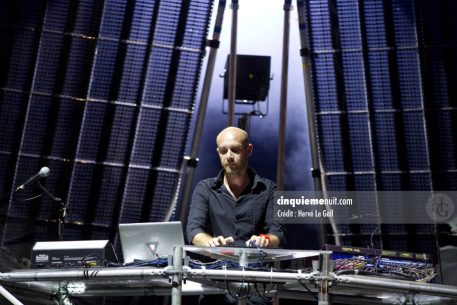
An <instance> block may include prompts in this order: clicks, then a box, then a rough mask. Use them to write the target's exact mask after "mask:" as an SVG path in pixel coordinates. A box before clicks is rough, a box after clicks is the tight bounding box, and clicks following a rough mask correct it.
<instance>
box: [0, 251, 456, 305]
mask: <svg viewBox="0 0 457 305" xmlns="http://www.w3.org/2000/svg"><path fill="white" fill-rule="evenodd" d="M182 251H183V249H182V248H181V247H177V248H176V249H175V252H174V259H173V264H172V265H170V266H168V267H166V268H154V267H98V268H77V269H59V270H55V269H47V270H37V269H35V270H33V269H31V270H18V271H13V272H9V273H1V274H0V284H4V285H10V284H14V286H13V287H15V288H21V284H22V288H23V289H24V290H27V291H33V290H36V291H40V292H43V288H42V286H43V285H42V284H41V283H39V282H48V283H46V287H47V290H49V291H48V293H51V294H53V295H54V296H56V297H57V298H58V304H71V303H70V302H71V301H69V299H68V298H71V297H89V296H101V295H104V296H110V295H153V294H154V295H166V294H168V295H169V294H171V297H172V303H171V304H173V305H180V304H181V297H182V295H183V289H182V288H183V283H186V282H185V281H186V280H188V279H192V280H197V281H206V280H213V281H223V282H227V281H235V282H244V283H251V282H264V283H272V284H282V286H281V289H280V291H279V292H280V294H279V296H288V295H289V294H291V295H295V297H297V292H304V291H303V290H299V291H297V289H296V286H297V285H298V284H300V283H302V282H305V281H306V282H308V283H311V284H313V285H315V287H317V292H318V304H319V305H326V304H330V300H329V293H330V291H331V289H334V287H335V291H336V289H339V288H340V287H346V288H358V289H363V290H364V291H365V290H369V289H372V290H373V289H375V290H376V289H377V291H378V293H379V292H382V293H391V294H392V295H398V294H400V295H401V296H403V297H404V299H411V298H414V297H415V295H416V294H422V295H428V296H435V297H439V298H442V297H444V298H447V301H457V289H456V287H454V286H449V285H438V284H428V283H418V282H409V281H404V280H393V279H388V278H373V277H366V276H353V275H336V274H334V273H332V272H331V267H330V266H331V261H330V254H331V252H329V251H319V270H318V271H314V272H309V273H304V272H302V271H301V270H297V271H296V272H275V271H273V270H270V271H248V270H244V269H242V270H230V269H222V270H212V269H206V268H202V269H191V268H190V267H187V266H183V265H182V261H183V255H182ZM284 251H291V250H284ZM153 279H159V280H158V281H154V280H153ZM160 279H165V281H163V280H162V281H160ZM167 279H169V280H170V281H169V282H168V280H167ZM132 281H133V282H134V281H137V282H140V283H143V284H144V285H146V286H145V287H142V288H138V286H137V285H134V286H133V287H131V285H130V286H129V284H131V283H132ZM49 282H50V283H49ZM114 283H115V284H117V285H114ZM40 284H41V285H40ZM52 284H54V285H55V286H56V288H54V289H51V288H50V287H51V286H52ZM95 284H100V285H101V286H100V287H96V289H94V290H91V289H90V285H95ZM78 285H79V286H78ZM103 285H105V286H103ZM184 285H186V284H184ZM294 285H295V287H294ZM86 286H88V288H87V289H86ZM120 286H121V287H122V289H121V290H120V289H119V287H120ZM1 287H2V286H0V288H1ZM336 287H338V288H336ZM132 288H133V289H132ZM0 293H1V294H2V295H3V296H5V297H9V299H10V300H11V302H12V304H22V303H20V302H19V301H17V299H16V298H15V297H14V296H12V294H11V293H9V292H8V291H6V290H5V289H0ZM211 293H224V292H223V290H219V291H216V292H215V291H212V292H211ZM186 294H195V295H199V294H202V291H201V290H200V291H195V292H188V293H186ZM298 297H300V295H298ZM300 298H303V296H302V297H300ZM15 300H16V301H17V302H19V303H17V302H16V301H15ZM64 300H65V303H64ZM439 300H441V299H439ZM15 302H16V303H15ZM392 304H394V303H392Z"/></svg>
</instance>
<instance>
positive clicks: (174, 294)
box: [171, 247, 183, 305]
mask: <svg viewBox="0 0 457 305" xmlns="http://www.w3.org/2000/svg"><path fill="white" fill-rule="evenodd" d="M182 251H183V249H182V247H176V248H175V249H174V253H173V269H174V270H173V271H174V272H173V275H172V277H171V283H172V285H171V305H181V298H182V279H183V269H182V258H183V255H182Z"/></svg>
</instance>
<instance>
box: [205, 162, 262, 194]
mask: <svg viewBox="0 0 457 305" xmlns="http://www.w3.org/2000/svg"><path fill="white" fill-rule="evenodd" d="M224 173H225V172H224V170H221V171H220V172H219V174H218V175H217V176H216V179H215V180H214V181H213V183H212V184H211V188H213V189H219V188H220V187H221V186H222V185H223V184H224ZM248 175H249V179H250V180H251V183H250V184H251V185H252V189H253V190H254V189H255V188H256V187H257V185H258V184H259V183H261V184H264V185H265V183H263V181H262V178H260V176H259V175H257V173H256V172H255V170H253V169H252V168H251V167H248Z"/></svg>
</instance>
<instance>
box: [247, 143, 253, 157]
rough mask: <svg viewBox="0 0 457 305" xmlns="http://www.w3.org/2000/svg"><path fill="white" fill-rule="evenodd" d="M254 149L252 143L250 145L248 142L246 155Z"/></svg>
mask: <svg viewBox="0 0 457 305" xmlns="http://www.w3.org/2000/svg"><path fill="white" fill-rule="evenodd" d="M253 149H254V145H252V144H251V143H249V144H248V156H250V155H251V154H252V150H253Z"/></svg>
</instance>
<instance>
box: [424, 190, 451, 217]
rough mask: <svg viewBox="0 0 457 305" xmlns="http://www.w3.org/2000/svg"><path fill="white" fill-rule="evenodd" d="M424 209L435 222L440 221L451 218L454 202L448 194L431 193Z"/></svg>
mask: <svg viewBox="0 0 457 305" xmlns="http://www.w3.org/2000/svg"><path fill="white" fill-rule="evenodd" d="M426 210H427V214H428V216H430V218H432V219H433V220H434V222H435V223H442V222H446V221H448V220H449V219H451V218H453V216H454V210H455V203H454V200H452V198H451V197H450V196H449V195H448V194H445V193H433V194H432V195H431V196H430V197H429V198H428V200H427V205H426Z"/></svg>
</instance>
